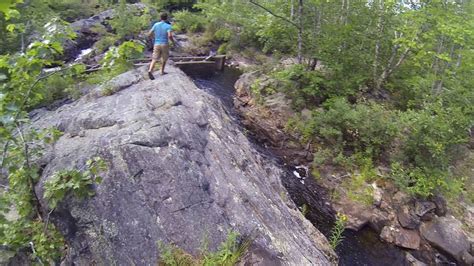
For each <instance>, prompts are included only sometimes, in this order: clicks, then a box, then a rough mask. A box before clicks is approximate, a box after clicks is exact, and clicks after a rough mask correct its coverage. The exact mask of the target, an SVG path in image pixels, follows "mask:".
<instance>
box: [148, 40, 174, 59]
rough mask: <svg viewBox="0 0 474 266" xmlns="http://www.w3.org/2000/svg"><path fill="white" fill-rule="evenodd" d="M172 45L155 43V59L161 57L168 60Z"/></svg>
mask: <svg viewBox="0 0 474 266" xmlns="http://www.w3.org/2000/svg"><path fill="white" fill-rule="evenodd" d="M169 52H170V46H169V45H168V44H160V45H155V46H154V47H153V57H152V58H153V59H154V60H158V59H159V58H160V57H161V59H162V60H163V61H166V60H168V56H169Z"/></svg>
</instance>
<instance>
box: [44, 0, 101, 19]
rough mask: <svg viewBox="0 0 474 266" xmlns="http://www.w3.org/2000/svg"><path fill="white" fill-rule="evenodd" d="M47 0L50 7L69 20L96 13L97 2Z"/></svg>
mask: <svg viewBox="0 0 474 266" xmlns="http://www.w3.org/2000/svg"><path fill="white" fill-rule="evenodd" d="M47 2H48V6H49V8H51V9H52V10H53V11H54V12H55V13H57V14H58V15H59V17H61V18H62V19H64V20H66V21H68V22H74V21H76V20H79V19H83V18H88V17H91V16H92V15H94V9H93V8H94V5H96V4H97V3H89V2H90V1H88V2H86V3H84V2H83V1H75V0H48V1H47ZM92 2H93V1H92Z"/></svg>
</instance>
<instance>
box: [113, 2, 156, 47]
mask: <svg viewBox="0 0 474 266" xmlns="http://www.w3.org/2000/svg"><path fill="white" fill-rule="evenodd" d="M151 20H152V17H151V15H150V10H149V9H148V8H146V9H145V10H144V11H143V12H142V11H141V10H139V9H138V8H137V7H136V6H132V5H127V4H126V1H124V0H121V1H120V5H119V7H118V8H117V9H116V15H115V16H114V18H113V19H112V20H111V21H110V25H111V26H112V29H114V31H115V33H116V34H117V36H118V37H119V38H120V39H122V40H126V39H131V38H133V37H134V36H137V35H138V34H139V33H140V32H141V31H142V30H145V29H149V28H150V24H149V23H150V21H151Z"/></svg>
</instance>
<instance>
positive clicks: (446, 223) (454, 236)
mask: <svg viewBox="0 0 474 266" xmlns="http://www.w3.org/2000/svg"><path fill="white" fill-rule="evenodd" d="M420 233H421V235H422V236H423V237H424V238H425V239H426V240H427V241H428V242H429V243H430V244H431V245H433V246H434V247H436V248H438V249H439V250H441V251H443V252H445V253H446V254H449V255H451V256H452V257H453V258H455V259H456V260H457V261H458V262H459V263H463V264H466V265H469V263H468V262H467V260H469V259H470V258H468V257H469V256H466V255H469V254H468V252H467V251H468V250H469V241H468V239H467V236H466V235H465V233H464V232H463V230H462V224H461V222H459V221H458V220H456V219H455V218H454V217H448V216H445V217H437V218H436V219H434V220H433V221H431V222H427V223H423V224H422V226H421V227H420ZM465 253H466V254H465Z"/></svg>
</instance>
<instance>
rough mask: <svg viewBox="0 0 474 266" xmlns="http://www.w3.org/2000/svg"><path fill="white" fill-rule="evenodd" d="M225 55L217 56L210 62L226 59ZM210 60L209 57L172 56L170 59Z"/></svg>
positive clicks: (212, 57)
mask: <svg viewBox="0 0 474 266" xmlns="http://www.w3.org/2000/svg"><path fill="white" fill-rule="evenodd" d="M224 57H225V55H215V56H211V57H210V58H209V60H213V59H220V58H224ZM206 58H208V56H171V57H170V59H172V60H201V61H204V59H206Z"/></svg>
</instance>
